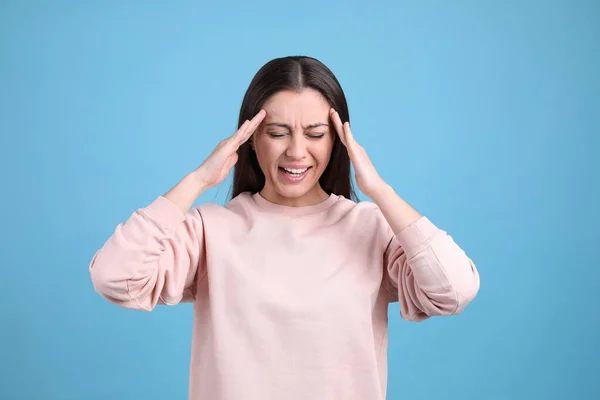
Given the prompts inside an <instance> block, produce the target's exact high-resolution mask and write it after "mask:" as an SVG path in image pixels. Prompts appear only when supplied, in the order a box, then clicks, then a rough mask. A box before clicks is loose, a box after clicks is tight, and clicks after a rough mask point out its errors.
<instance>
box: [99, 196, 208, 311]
mask: <svg viewBox="0 0 600 400" xmlns="http://www.w3.org/2000/svg"><path fill="white" fill-rule="evenodd" d="M203 243H204V231H203V223H202V218H201V215H200V212H199V210H198V209H196V208H194V209H192V210H190V211H189V212H188V213H186V214H184V213H182V212H181V210H179V208H177V207H176V206H175V205H174V204H173V203H171V202H170V201H169V200H167V199H166V198H165V197H162V196H160V197H158V198H157V199H155V200H154V201H153V202H152V203H151V204H150V205H148V206H147V207H145V208H140V209H138V210H136V211H135V212H134V213H133V214H132V215H131V216H130V217H129V218H128V219H127V220H126V221H124V222H122V223H121V224H119V225H118V226H117V227H116V229H115V231H114V233H113V234H112V236H111V237H110V238H108V240H107V241H106V242H105V243H104V245H103V246H102V247H101V248H100V249H99V250H98V251H97V252H96V253H95V254H94V256H93V258H92V260H91V262H90V265H89V271H90V274H91V279H92V283H93V285H94V289H95V290H96V291H97V292H98V293H99V294H100V295H102V296H103V297H104V298H106V299H107V300H109V301H111V302H112V303H114V304H117V305H119V306H122V307H125V308H132V309H137V310H144V311H151V310H152V309H153V308H154V307H155V306H156V305H157V304H166V305H175V304H177V303H180V302H188V301H192V300H193V299H194V298H195V287H196V285H195V283H196V280H197V277H201V276H202V274H204V273H205V270H206V268H205V262H204V260H203V251H202V250H203Z"/></svg>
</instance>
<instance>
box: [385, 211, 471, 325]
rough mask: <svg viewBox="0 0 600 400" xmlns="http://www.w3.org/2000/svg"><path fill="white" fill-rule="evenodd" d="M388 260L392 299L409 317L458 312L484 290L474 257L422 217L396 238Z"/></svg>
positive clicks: (391, 246) (391, 241)
mask: <svg viewBox="0 0 600 400" xmlns="http://www.w3.org/2000/svg"><path fill="white" fill-rule="evenodd" d="M389 233H390V235H391V239H390V241H389V244H388V247H387V249H386V251H385V255H384V262H385V266H386V269H387V275H388V276H387V277H388V278H389V283H390V284H391V287H390V291H391V293H392V298H393V299H392V300H393V301H399V302H400V314H401V316H402V317H403V318H405V319H407V320H410V321H423V320H425V319H427V318H429V317H432V316H440V315H455V314H459V313H460V312H462V310H463V309H464V308H465V307H466V306H467V305H468V304H469V303H470V302H471V301H472V300H473V299H474V298H475V296H476V294H477V292H478V291H479V273H478V271H477V269H476V267H475V265H474V263H473V261H472V260H471V259H470V258H469V257H467V255H466V254H465V252H464V251H463V250H462V249H461V248H460V247H459V246H458V245H457V244H456V243H455V242H454V240H453V239H452V237H451V236H450V235H448V234H447V233H446V232H445V231H443V230H440V229H438V228H437V227H436V226H435V225H434V224H433V223H431V221H430V220H429V219H428V218H427V217H421V218H420V219H419V220H417V221H416V222H415V223H413V224H412V225H410V226H408V227H406V228H405V229H403V230H402V231H401V232H399V233H398V234H397V235H395V236H394V234H393V232H392V231H391V229H390V230H389Z"/></svg>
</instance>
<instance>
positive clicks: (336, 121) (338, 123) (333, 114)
mask: <svg viewBox="0 0 600 400" xmlns="http://www.w3.org/2000/svg"><path fill="white" fill-rule="evenodd" d="M329 116H330V118H331V121H332V122H333V126H334V128H335V131H336V132H337V134H338V136H339V137H340V140H341V141H342V143H343V144H344V145H346V136H345V132H344V127H343V124H342V119H341V118H340V115H339V114H338V112H337V111H335V110H334V109H333V108H332V109H331V110H329Z"/></svg>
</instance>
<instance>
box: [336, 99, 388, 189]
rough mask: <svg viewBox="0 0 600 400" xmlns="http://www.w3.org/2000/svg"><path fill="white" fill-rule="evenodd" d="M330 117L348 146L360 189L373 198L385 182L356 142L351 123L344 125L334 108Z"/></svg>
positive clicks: (343, 141)
mask: <svg viewBox="0 0 600 400" xmlns="http://www.w3.org/2000/svg"><path fill="white" fill-rule="evenodd" d="M329 116H330V117H331V120H332V121H333V124H334V125H335V130H336V131H337V134H338V136H339V137H340V140H341V141H342V143H343V144H344V146H346V149H348V155H349V156H350V161H351V162H352V165H353V166H354V172H355V176H356V184H357V185H358V189H359V190H360V191H361V192H363V193H364V194H365V195H367V196H368V197H370V198H373V195H374V193H376V192H377V190H378V189H381V188H383V187H384V186H385V182H384V181H383V179H381V177H380V176H379V174H378V173H377V170H376V169H375V166H374V165H373V163H372V162H371V160H370V159H369V156H368V155H367V152H366V151H365V149H364V148H363V147H362V146H360V145H359V144H358V143H357V142H356V140H354V136H352V131H351V130H350V123H349V122H345V123H342V120H341V118H340V116H339V114H338V113H337V111H335V110H334V109H333V108H332V109H330V110H329Z"/></svg>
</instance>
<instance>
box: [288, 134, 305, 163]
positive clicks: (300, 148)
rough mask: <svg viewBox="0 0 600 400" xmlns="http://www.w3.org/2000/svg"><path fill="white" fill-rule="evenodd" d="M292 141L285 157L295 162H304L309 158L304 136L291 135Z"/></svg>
mask: <svg viewBox="0 0 600 400" xmlns="http://www.w3.org/2000/svg"><path fill="white" fill-rule="evenodd" d="M290 136H291V140H290V141H289V143H288V147H287V149H286V151H285V155H286V156H287V157H289V158H291V159H294V160H302V159H303V158H305V157H306V156H307V151H306V143H305V139H304V135H302V134H298V135H295V134H294V135H290Z"/></svg>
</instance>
